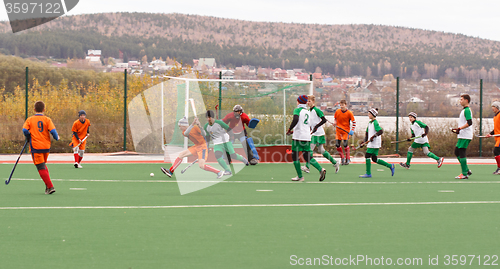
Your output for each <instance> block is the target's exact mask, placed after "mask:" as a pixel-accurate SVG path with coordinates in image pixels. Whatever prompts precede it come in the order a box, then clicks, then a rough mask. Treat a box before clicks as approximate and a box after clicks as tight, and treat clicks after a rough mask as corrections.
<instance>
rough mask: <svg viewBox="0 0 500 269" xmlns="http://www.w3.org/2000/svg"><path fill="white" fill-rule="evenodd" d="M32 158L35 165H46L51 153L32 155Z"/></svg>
mask: <svg viewBox="0 0 500 269" xmlns="http://www.w3.org/2000/svg"><path fill="white" fill-rule="evenodd" d="M31 158H32V159H33V163H34V164H35V165H37V164H41V163H46V162H47V159H48V158H49V153H48V152H46V153H31Z"/></svg>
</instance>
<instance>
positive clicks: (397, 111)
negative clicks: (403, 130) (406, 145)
mask: <svg viewBox="0 0 500 269" xmlns="http://www.w3.org/2000/svg"><path fill="white" fill-rule="evenodd" d="M396 141H399V77H397V78H396ZM396 153H397V154H399V143H396Z"/></svg>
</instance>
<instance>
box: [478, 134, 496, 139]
mask: <svg viewBox="0 0 500 269" xmlns="http://www.w3.org/2000/svg"><path fill="white" fill-rule="evenodd" d="M495 136H500V134H496V135H492V136H490V137H495ZM476 137H479V138H485V137H487V136H485V135H476Z"/></svg>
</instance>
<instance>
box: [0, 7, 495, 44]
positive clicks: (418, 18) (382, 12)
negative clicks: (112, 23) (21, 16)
mask: <svg viewBox="0 0 500 269" xmlns="http://www.w3.org/2000/svg"><path fill="white" fill-rule="evenodd" d="M26 1H27V0H23V2H26ZM37 1H40V0H37ZM28 2H29V1H28ZM102 12H153V13H159V12H161V13H174V12H175V13H183V14H196V15H208V16H215V17H223V18H234V19H241V20H249V21H271V22H294V23H318V24H380V25H390V26H404V27H410V28H418V29H426V30H435V31H443V32H449V33H461V34H465V35H468V36H473V37H480V38H485V39H491V40H496V41H500V29H499V27H500V15H499V13H500V1H499V0H478V1H470V0H467V1H464V0H454V1H451V0H432V1H431V0H419V1H413V0H380V1H378V0H351V1H348V0H343V1H337V0H316V1H305V0H300V1H299V0H252V1H242V0H232V1H228V0H190V1H179V0H175V1H172V0H140V1H130V0H122V1H97V0H80V2H79V3H78V5H77V6H76V7H75V8H74V9H73V10H71V11H70V12H69V15H77V14H86V13H102ZM7 19H8V17H7V11H6V9H5V6H3V5H2V6H1V7H0V20H7Z"/></svg>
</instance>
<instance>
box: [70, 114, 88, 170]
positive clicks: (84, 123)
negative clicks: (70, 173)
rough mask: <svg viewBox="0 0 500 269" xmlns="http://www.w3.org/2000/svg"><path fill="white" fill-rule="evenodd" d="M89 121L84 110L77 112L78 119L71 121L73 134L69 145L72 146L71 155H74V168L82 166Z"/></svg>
mask: <svg viewBox="0 0 500 269" xmlns="http://www.w3.org/2000/svg"><path fill="white" fill-rule="evenodd" d="M89 129H90V121H89V119H87V113H85V111H84V110H80V111H79V112H78V119H77V120H76V121H75V122H74V123H73V127H72V128H71V131H72V132H73V136H72V138H71V143H70V144H69V146H70V147H72V148H73V155H74V156H75V164H74V166H75V168H83V167H82V165H81V162H82V159H83V153H84V152H85V145H87V139H86V138H87V137H88V136H89V135H90V133H89Z"/></svg>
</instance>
